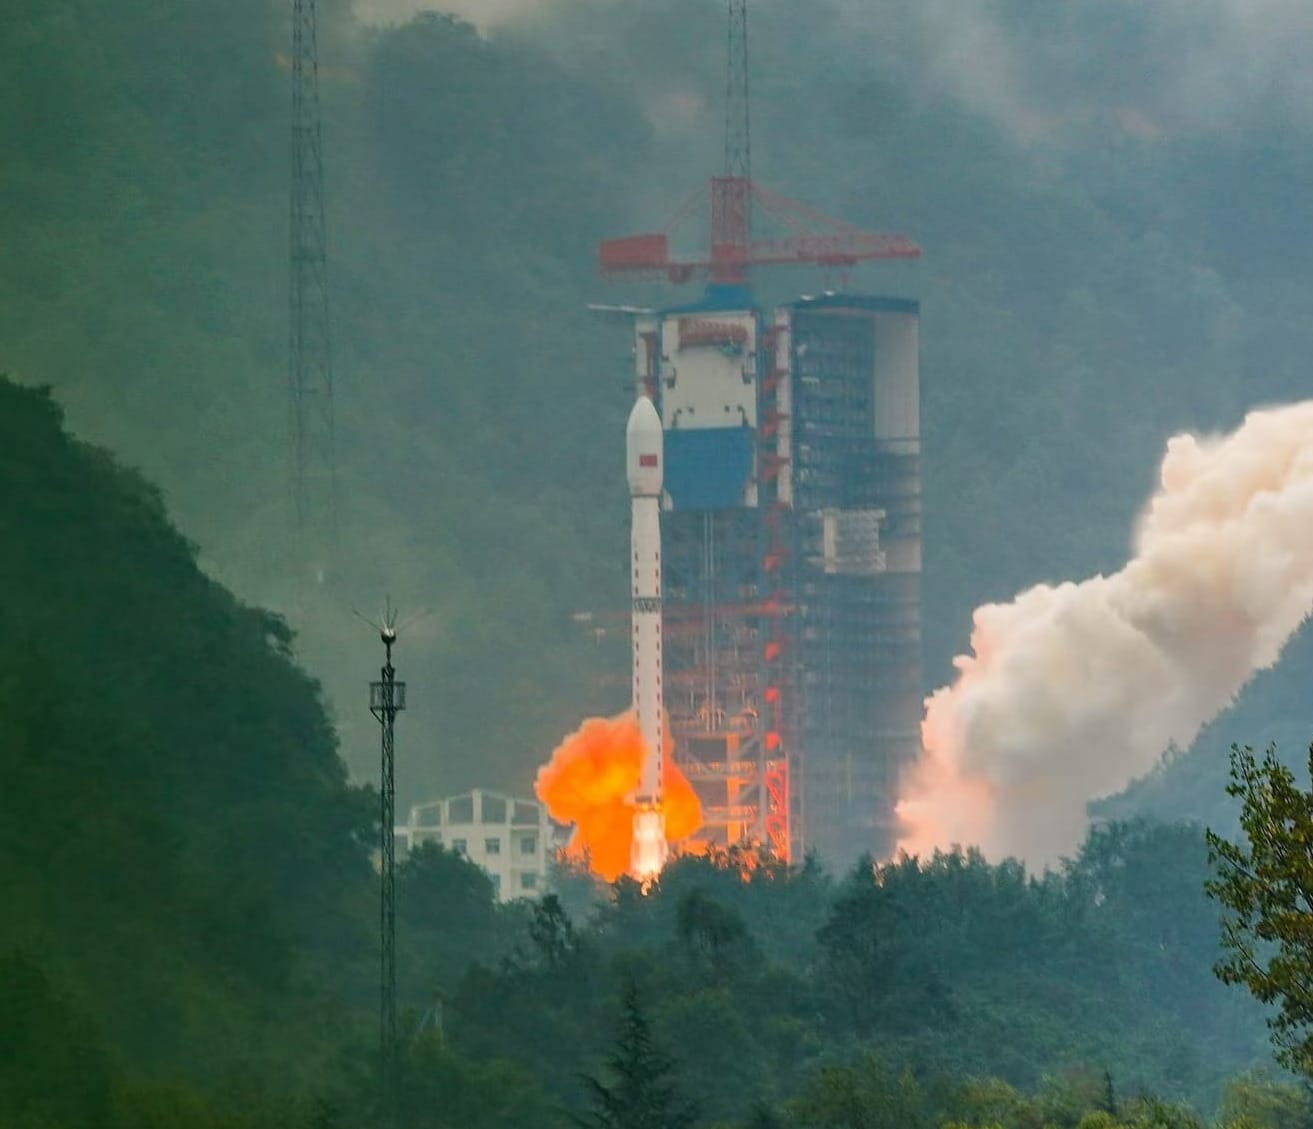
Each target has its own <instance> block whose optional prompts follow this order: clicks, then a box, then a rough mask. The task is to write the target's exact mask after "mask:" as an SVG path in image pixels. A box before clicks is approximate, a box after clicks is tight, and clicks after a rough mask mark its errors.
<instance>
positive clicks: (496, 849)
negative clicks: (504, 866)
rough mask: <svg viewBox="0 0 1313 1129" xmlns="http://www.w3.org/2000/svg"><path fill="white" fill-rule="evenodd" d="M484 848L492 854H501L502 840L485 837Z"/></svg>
mask: <svg viewBox="0 0 1313 1129" xmlns="http://www.w3.org/2000/svg"><path fill="white" fill-rule="evenodd" d="M483 849H484V851H486V852H487V853H488V854H490V855H499V854H501V840H500V839H485V840H484V841H483Z"/></svg>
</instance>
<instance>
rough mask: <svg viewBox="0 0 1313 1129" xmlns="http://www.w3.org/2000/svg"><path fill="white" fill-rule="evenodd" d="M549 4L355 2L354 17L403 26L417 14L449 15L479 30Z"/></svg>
mask: <svg viewBox="0 0 1313 1129" xmlns="http://www.w3.org/2000/svg"><path fill="white" fill-rule="evenodd" d="M550 2H551V0H437V2H433V0H430V2H429V3H425V2H424V0H355V3H354V5H353V7H354V9H355V13H356V15H357V16H358V17H359V18H360V19H362V20H364V21H365V22H366V23H376V24H388V23H402V22H404V21H405V20H408V19H410V18H411V17H412V16H415V15H417V14H418V13H420V12H426V11H434V10H437V11H442V12H448V13H450V14H452V15H455V16H460V17H461V18H462V19H465V20H469V21H470V23H472V24H474V25H475V26H476V27H478V28H480V29H481V30H484V31H486V30H487V29H488V28H490V27H495V26H497V25H498V24H503V23H506V22H507V21H509V20H513V19H516V18H518V17H520V16H525V15H530V14H536V13H538V12H541V11H542V10H543V9H545V8H546V7H547V6H548V4H549V3H550Z"/></svg>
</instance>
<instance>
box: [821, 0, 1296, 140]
mask: <svg viewBox="0 0 1313 1129" xmlns="http://www.w3.org/2000/svg"><path fill="white" fill-rule="evenodd" d="M842 8H843V13H844V18H845V20H846V21H847V22H848V25H849V26H850V28H851V30H852V33H853V34H854V35H855V36H861V37H864V39H865V40H866V42H868V43H869V44H870V48H871V51H872V53H873V54H874V55H875V56H876V57H877V58H879V59H881V60H885V59H887V61H888V65H890V66H893V67H897V68H898V70H899V72H900V73H902V74H904V75H907V76H910V77H912V78H913V80H914V81H919V82H921V83H922V84H924V85H925V86H928V87H929V88H931V89H936V90H940V91H944V92H947V93H949V94H951V95H952V96H955V97H956V98H958V99H960V100H961V101H962V102H964V103H966V104H967V105H969V106H971V107H973V108H975V109H976V110H978V111H979V112H980V113H981V114H982V115H984V116H986V117H989V118H991V119H993V120H995V121H997V122H998V123H999V124H1001V125H1003V126H1004V127H1006V128H1007V129H1008V130H1009V131H1010V132H1011V133H1013V134H1014V135H1015V136H1016V137H1018V138H1019V139H1020V140H1023V141H1032V140H1053V141H1060V140H1062V139H1063V138H1064V136H1066V135H1068V134H1069V133H1070V131H1071V130H1072V129H1073V128H1077V127H1079V126H1081V125H1083V124H1086V123H1088V122H1089V121H1091V120H1094V119H1098V120H1103V121H1107V122H1112V123H1115V124H1118V125H1120V127H1121V128H1122V129H1123V130H1125V131H1126V132H1127V133H1130V134H1133V135H1136V136H1138V137H1140V138H1142V139H1153V138H1155V137H1158V136H1162V135H1164V134H1173V133H1178V132H1181V131H1192V132H1193V131H1203V132H1213V131H1229V130H1233V129H1238V128H1240V127H1242V126H1243V125H1244V124H1245V123H1246V122H1247V121H1248V120H1249V119H1251V118H1252V117H1253V116H1254V115H1255V114H1257V113H1259V112H1262V111H1264V110H1269V111H1270V110H1271V109H1273V108H1280V109H1283V110H1297V111H1299V112H1300V113H1301V115H1302V114H1303V113H1304V112H1306V109H1305V108H1306V107H1309V106H1313V75H1311V74H1310V71H1309V68H1308V67H1307V66H1306V65H1305V62H1304V60H1305V59H1306V57H1307V54H1308V51H1309V49H1310V48H1311V47H1313V5H1309V4H1307V3H1304V2H1302V0H1160V2H1158V3H1153V4H1141V3H1132V2H1130V0H1063V2H1047V3H1041V4H1032V3H1029V2H1027V0H1005V2H1003V3H998V4H988V5H987V4H984V3H979V2H967V3H962V2H958V0H918V3H916V4H911V5H900V4H895V3H886V2H884V0H842ZM1128 45H1129V49H1128ZM909 60H910V62H909Z"/></svg>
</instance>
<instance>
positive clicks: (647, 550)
mask: <svg viewBox="0 0 1313 1129" xmlns="http://www.w3.org/2000/svg"><path fill="white" fill-rule="evenodd" d="M662 446H663V444H662V431H661V417H660V416H658V415H657V410H656V408H654V407H653V406H652V401H651V400H649V399H648V398H647V397H646V396H640V397H639V398H638V400H637V401H636V402H635V404H634V408H633V411H631V412H630V413H629V423H628V425H627V426H626V428H625V454H626V458H625V461H626V465H627V470H628V476H629V500H630V526H629V546H630V555H631V556H632V558H633V559H632V561H631V562H630V574H631V580H632V595H633V605H632V608H633V611H632V620H633V636H634V649H633V663H634V714H635V715H636V716H637V718H638V729H639V732H640V733H641V734H642V738H643V761H642V769H641V772H640V774H639V779H638V788H637V790H636V791H635V793H634V838H633V847H632V849H631V853H630V857H629V871H630V873H631V874H632V875H633V876H634V877H635V878H637V879H638V880H639V881H642V882H647V881H649V880H650V879H652V878H655V877H656V876H657V875H658V874H659V873H660V872H661V868H662V867H663V866H664V865H665V863H666V815H665V810H664V806H663V805H664V789H663V783H664V782H663V780H662V767H663V766H662V760H663V752H664V748H665V721H664V714H663V712H662V689H661V483H662V477H663V473H664V467H663V463H664V460H665V453H664V451H663V450H662Z"/></svg>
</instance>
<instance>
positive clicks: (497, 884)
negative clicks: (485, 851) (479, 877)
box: [488, 874, 501, 898]
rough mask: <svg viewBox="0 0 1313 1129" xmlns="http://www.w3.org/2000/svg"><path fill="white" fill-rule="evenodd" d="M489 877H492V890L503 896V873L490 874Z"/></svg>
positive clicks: (498, 895)
mask: <svg viewBox="0 0 1313 1129" xmlns="http://www.w3.org/2000/svg"><path fill="white" fill-rule="evenodd" d="M488 877H489V878H491V879H492V892H493V893H494V894H496V895H497V897H499V898H500V897H501V875H500V874H489V875H488Z"/></svg>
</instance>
